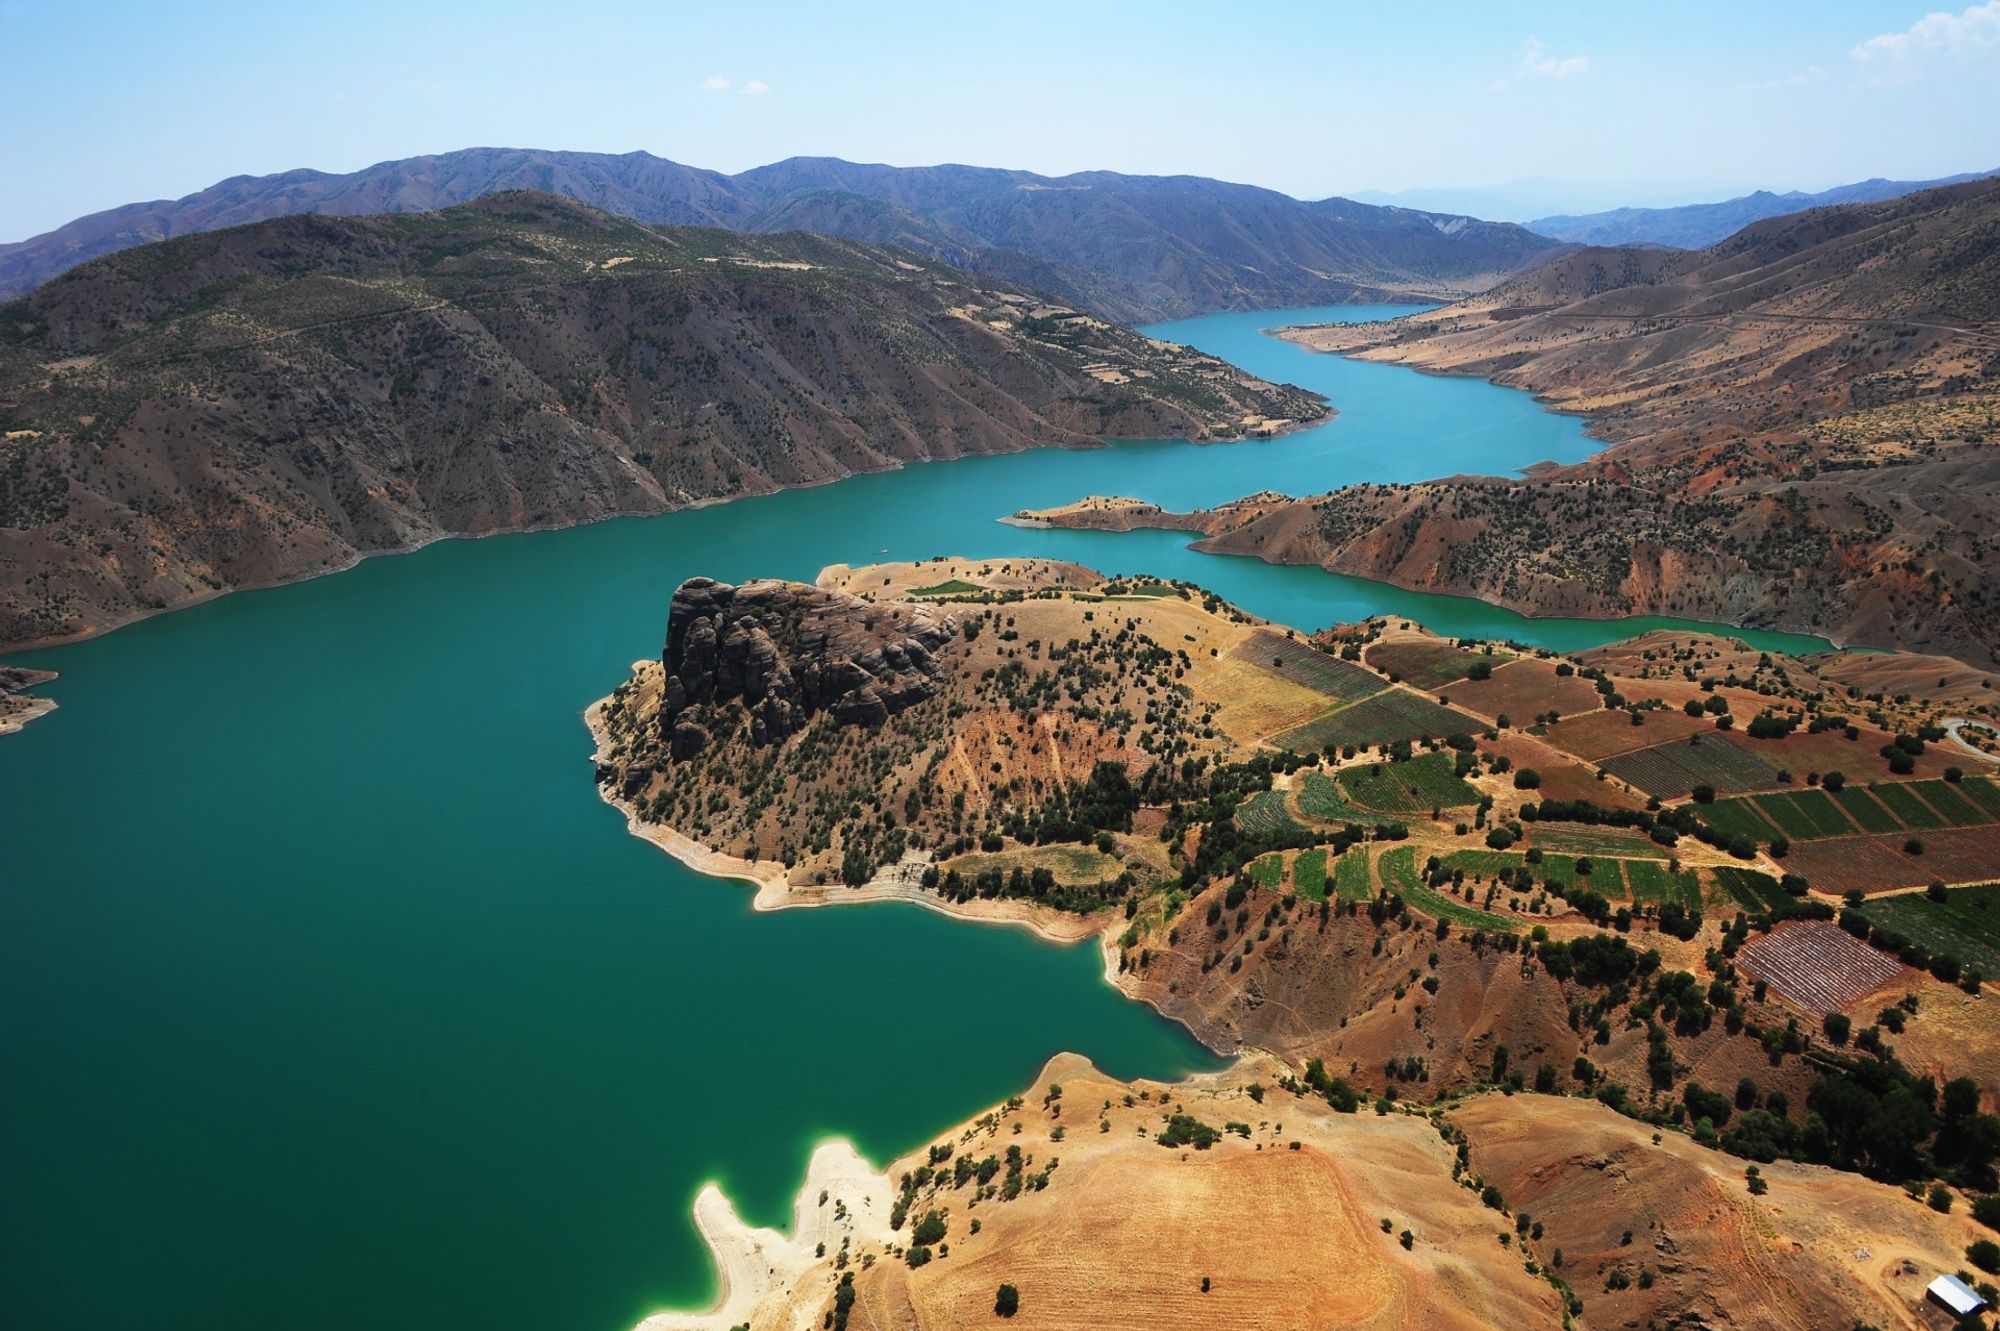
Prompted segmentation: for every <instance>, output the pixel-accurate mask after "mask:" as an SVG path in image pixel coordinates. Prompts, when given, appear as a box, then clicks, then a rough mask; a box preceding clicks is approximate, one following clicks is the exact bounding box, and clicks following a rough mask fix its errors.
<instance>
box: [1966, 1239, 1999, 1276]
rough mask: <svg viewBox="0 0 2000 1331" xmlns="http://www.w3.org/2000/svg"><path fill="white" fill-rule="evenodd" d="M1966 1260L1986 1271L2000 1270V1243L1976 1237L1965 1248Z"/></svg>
mask: <svg viewBox="0 0 2000 1331" xmlns="http://www.w3.org/2000/svg"><path fill="white" fill-rule="evenodd" d="M1965 1260H1966V1261H1968V1262H1971V1263H1972V1264H1973V1265H1974V1266H1976V1267H1978V1268H1979V1269H1980V1270H1982V1271H1986V1272H2000V1243H1995V1242H1994V1241H1993V1240H1992V1239H1976V1240H1974V1241H1973V1242H1972V1244H1971V1245H1970V1246H1968V1247H1967V1248H1966V1250H1965Z"/></svg>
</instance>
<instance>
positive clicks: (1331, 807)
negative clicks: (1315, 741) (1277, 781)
mask: <svg viewBox="0 0 2000 1331" xmlns="http://www.w3.org/2000/svg"><path fill="white" fill-rule="evenodd" d="M1298 793H1299V812H1300V813H1303V814H1304V815H1305V816H1306V817H1308V818H1311V819H1314V820H1315V821H1318V822H1325V823H1341V824H1346V823H1362V824H1364V825H1368V826H1373V825H1375V824H1378V823H1383V822H1388V821H1390V820H1389V819H1387V818H1385V817H1383V815H1381V814H1379V813H1371V812H1369V811H1368V810H1367V809H1363V808H1359V807H1357V806H1355V805H1353V804H1350V803H1349V802H1348V800H1347V796H1346V794H1345V793H1344V792H1343V791H1342V790H1341V788H1340V783H1339V782H1337V781H1335V780H1334V779H1333V778H1332V777H1330V776H1328V775H1326V774H1325V773H1324V772H1307V773H1306V774H1305V777H1304V778H1303V779H1302V780H1301V781H1300V782H1299V792H1298ZM1287 816H1288V817H1289V815H1287ZM1237 821H1239V822H1240V821H1242V816H1241V815H1240V814H1239V815H1238V816H1237Z"/></svg>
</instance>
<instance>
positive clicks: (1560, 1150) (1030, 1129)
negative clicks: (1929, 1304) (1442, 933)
mask: <svg viewBox="0 0 2000 1331" xmlns="http://www.w3.org/2000/svg"><path fill="white" fill-rule="evenodd" d="M1274 1076H1276V1077H1280V1078H1282V1077H1284V1076H1285V1072H1284V1069H1283V1068H1282V1067H1280V1066H1274V1065H1273V1064H1272V1062H1271V1061H1270V1060H1268V1059H1252V1060H1246V1061H1245V1062H1243V1063H1240V1064H1238V1065H1237V1066H1236V1067H1235V1068H1233V1069H1231V1070H1230V1071H1228V1072H1225V1073H1222V1074H1220V1075H1218V1076H1215V1077H1207V1078H1197V1079H1194V1080H1191V1081H1188V1082H1183V1083H1160V1082H1147V1081H1139V1082H1125V1081H1120V1080H1118V1079H1116V1078H1112V1077H1109V1076H1106V1075H1105V1074H1104V1073H1102V1072H1100V1071H1098V1070H1097V1069H1096V1068H1094V1067H1092V1066H1091V1065H1090V1064H1089V1063H1087V1062H1086V1061H1084V1060H1083V1059H1081V1058H1078V1057H1076V1056H1074V1055H1061V1056H1059V1057H1057V1058H1056V1059H1054V1060H1053V1061H1051V1063H1050V1064H1049V1065H1048V1067H1047V1068H1045V1069H1044V1070H1043V1072H1042V1074H1041V1076H1040V1077H1038V1078H1037V1079H1036V1080H1035V1082H1034V1084H1033V1085H1032V1086H1030V1087H1028V1088H1026V1089H1025V1090H1024V1091H1023V1093H1022V1094H1021V1095H1019V1096H1016V1097H1014V1098H1013V1099H1010V1100H1008V1101H1007V1102H1006V1103H1005V1104H1002V1105H999V1106H996V1107H995V1108H994V1109H992V1110H991V1111H990V1112H987V1113H984V1114H981V1115H980V1116H978V1117H977V1118H975V1119H973V1120H971V1121H969V1122H967V1123H964V1124H961V1125H960V1126H958V1127H957V1128H954V1129H952V1130H951V1131H949V1132H946V1133H943V1134H940V1135H939V1136H938V1137H937V1138H936V1139H935V1140H933V1141H931V1142H928V1143H925V1144H924V1145H923V1146H921V1147H920V1148H918V1149H917V1150H916V1151H913V1152H912V1153H910V1154H909V1155H907V1156H905V1157H903V1158H902V1159H900V1160H897V1161H894V1162H892V1163H891V1164H890V1165H889V1166H888V1168H887V1169H886V1170H885V1171H883V1172H882V1173H881V1174H880V1175H874V1174H869V1173H867V1172H865V1167H861V1168H855V1169H852V1170H851V1171H845V1172H843V1171H840V1170H836V1169H833V1168H830V1167H828V1168H818V1166H819V1164H820V1162H819V1161H817V1160H816V1162H815V1164H816V1170H815V1173H814V1174H813V1175H812V1176H809V1177H808V1179H807V1181H806V1185H805V1189H804V1190H802V1192H801V1194H800V1196H799V1202H798V1208H797V1215H798V1217H799V1219H798V1221H797V1226H796V1229H795V1231H794V1232H793V1233H792V1234H791V1235H781V1234H777V1233H773V1232H771V1231H755V1230H750V1229H748V1228H747V1227H745V1226H743V1225H742V1223H741V1222H740V1221H738V1220H736V1218H735V1217H734V1215H733V1213H731V1212H729V1211H728V1210H727V1208H726V1206H725V1205H723V1204H721V1202H720V1199H715V1198H704V1203H703V1205H702V1206H701V1207H699V1208H698V1215H699V1217H700V1219H701V1221H702V1227H703V1231H704V1234H705V1236H706V1237H707V1238H708V1240H709V1242H710V1244H711V1246H712V1248H713V1249H714V1251H715V1255H716V1259H717V1262H718V1265H719V1266H720V1268H721V1274H722V1277H723V1282H724V1286H725V1295H724V1299H723V1301H722V1302H721V1303H720V1304H719V1305H718V1306H717V1307H716V1308H715V1309H714V1310H713V1311H712V1312H709V1313H705V1314H686V1313H662V1314H658V1315H656V1316H654V1317H652V1318H649V1319H648V1320H647V1321H646V1322H645V1323H644V1324H643V1327H642V1331H724V1329H725V1328H732V1327H742V1326H746V1325H747V1326H748V1327H750V1328H751V1331H776V1329H777V1328H801V1329H802V1328H806V1327H811V1326H822V1325H836V1326H841V1327H845V1328H849V1331H855V1329H875V1331H887V1328H892V1327H893V1328H957V1327H969V1326H988V1325H993V1324H995V1323H996V1322H999V1321H1001V1319H1000V1318H999V1317H996V1311H995V1310H996V1303H997V1301H998V1300H999V1298H1000V1297H1001V1289H1002V1287H1003V1286H1006V1287H1008V1288H1010V1289H1011V1290H1012V1293H1013V1299H1012V1302H1011V1305H1010V1306H1011V1309H1012V1311H1011V1312H1010V1313H1008V1314H1006V1320H1005V1321H1004V1322H1002V1323H1001V1324H1004V1325H1012V1326H1023V1327H1051V1328H1056V1327H1060V1328H1068V1327H1077V1326H1091V1327H1111V1328H1126V1327H1130V1328H1155V1327H1166V1328H1176V1327H1185V1328H1190V1331H1193V1329H1194V1328H1204V1329H1205V1328H1209V1327H1216V1326H1231V1327H1265V1328H1271V1329H1272V1331H1279V1329H1280V1328H1285V1329H1289V1328H1294V1327H1302V1326H1339V1327H1353V1328H1369V1329H1370V1331H1404V1329H1405V1328H1407V1329H1408V1331H1416V1329H1417V1328H1430V1327H1444V1328H1463V1329H1464V1331H1475V1329H1478V1328H1490V1327H1497V1326H1544V1325H1547V1326H1555V1325H1572V1326H1576V1327H1580V1328H1591V1327H1605V1328H1609V1327H1621V1326H1632V1327H1641V1326H1649V1325H1650V1326H1660V1325H1700V1326H1712V1327H1737V1328H1745V1329H1746V1331H1749V1329H1751V1328H1755V1329H1756V1331H1808V1329H1809V1328H1822V1327H1848V1326H1861V1325H1868V1326H1877V1327H1885V1328H1886V1327H1896V1328H1912V1329H1914V1328H1924V1327H1929V1326H1931V1325H1933V1323H1932V1322H1931V1321H1930V1320H1928V1314H1927V1313H1926V1310H1925V1305H1924V1298H1923V1288H1924V1285H1925V1284H1926V1283H1928V1281H1929V1280H1930V1279H1931V1278H1932V1277H1933V1276H1934V1275H1935V1274H1936V1273H1937V1272H1938V1271H1940V1270H1954V1269H1957V1268H1959V1267H1960V1266H1961V1265H1962V1254H1963V1252H1964V1249H1965V1247H1966V1246H1967V1245H1968V1244H1969V1243H1971V1242H1973V1241H1975V1240H1976V1239H1977V1238H1978V1237H1979V1236H1980V1234H1981V1233H1982V1232H1983V1231H1982V1230H1981V1228H1980V1227H1979V1226H1978V1225H1977V1224H1975V1223H1974V1222H1972V1221H1971V1220H1970V1219H1967V1218H1964V1217H1962V1216H1957V1215H1941V1214H1939V1213H1937V1212H1935V1211H1933V1210H1930V1209H1928V1208H1927V1207H1926V1206H1925V1205H1924V1204H1923V1202H1922V1201H1920V1200H1917V1199H1914V1198H1912V1197H1910V1196H1908V1195H1907V1194H1905V1193H1903V1192H1901V1191H1899V1190H1897V1189H1895V1188H1892V1187H1890V1186H1888V1185H1886V1184H1882V1183H1876V1182H1871V1181H1869V1180H1866V1179H1862V1178H1859V1177H1857V1176H1854V1175H1851V1174H1842V1173H1838V1172H1836V1171H1833V1170H1829V1169H1824V1168H1819V1167H1814V1166H1803V1165H1791V1164H1784V1163H1778V1164H1771V1165H1768V1166H1764V1167H1762V1175H1763V1178H1764V1181H1765V1183H1766V1185H1767V1190H1766V1191H1765V1192H1763V1193H1760V1194H1757V1193H1753V1192H1752V1191H1751V1188H1750V1186H1749V1180H1748V1178H1747V1177H1746V1175H1745V1172H1744V1166H1743V1162H1742V1161H1740V1160H1737V1159H1733V1158H1732V1157H1730V1156H1727V1155H1724V1154H1722V1153H1720V1152H1717V1151H1713V1150H1709V1149H1706V1148H1703V1147H1701V1146H1698V1145H1696V1144H1694V1143H1693V1142H1691V1141H1689V1140H1688V1139H1687V1138H1685V1137H1683V1136H1681V1135H1679V1134H1676V1133H1668V1134H1664V1135H1662V1134H1659V1133H1656V1132H1654V1131H1653V1130H1652V1129H1650V1128H1649V1127H1648V1126H1647V1125H1645V1124H1642V1123H1637V1122H1634V1121H1633V1120H1631V1119H1629V1118H1625V1117H1622V1116H1620V1115H1618V1114H1615V1113H1613V1112H1612V1111H1611V1110H1609V1109H1607V1108H1605V1107H1604V1106H1602V1105H1599V1104H1595V1103H1593V1102H1591V1101H1588V1100H1577V1099H1566V1098H1560V1097H1552V1096H1528V1095H1516V1096H1504V1095H1499V1094H1492V1093H1489V1094H1484V1095H1478V1096H1474V1097H1471V1098H1470V1099H1467V1100H1464V1101H1462V1102H1461V1101H1453V1102H1451V1103H1449V1104H1448V1105H1446V1106H1444V1107H1443V1108H1442V1110H1441V1111H1438V1110H1433V1111H1429V1112H1421V1111H1419V1112H1406V1111H1402V1110H1391V1111H1389V1112H1385V1113H1380V1114H1378V1113H1372V1112H1363V1113H1359V1114H1351V1113H1341V1112H1338V1111H1336V1110H1334V1109H1333V1108H1332V1107H1330V1106H1329V1105H1328V1104H1327V1103H1326V1102H1325V1101H1324V1100H1323V1099H1321V1098H1319V1097H1318V1096H1316V1095H1310V1094H1301V1093H1299V1092H1297V1091H1295V1090H1288V1089H1283V1088H1281V1087H1279V1086H1276V1085H1273V1084H1272V1078H1273V1077H1274ZM824 1149H826V1148H823V1150H824ZM827 1319H831V1320H830V1321H829V1320H827Z"/></svg>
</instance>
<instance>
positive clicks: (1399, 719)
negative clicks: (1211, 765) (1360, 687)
mask: <svg viewBox="0 0 2000 1331" xmlns="http://www.w3.org/2000/svg"><path fill="white" fill-rule="evenodd" d="M1481 729H1483V727H1481V725H1480V724H1479V723H1478V722H1477V721H1474V720H1473V719H1472V718H1471V717H1469V716H1466V715H1465V714H1464V713H1462V712H1454V711H1452V710H1451V709H1450V708H1449V707H1440V706H1438V705H1437V704H1436V703H1434V702H1432V701H1431V700H1430V699H1428V698H1424V697H1420V696H1418V695H1417V694H1414V693H1407V692H1405V691H1403V690H1402V689H1390V690H1387V691H1386V692H1383V693H1378V694H1376V695H1375V696H1374V697H1372V698H1365V699H1363V700H1362V701H1360V702H1357V703H1354V704H1352V705H1350V706H1346V707H1342V708H1341V709H1340V710H1338V711H1335V712H1329V713H1328V714H1327V715H1325V716H1320V717H1315V718H1314V719H1312V720H1311V721H1308V722H1306V723H1305V724H1304V725H1302V726H1298V727H1296V728H1294V729H1291V730H1287V731H1285V732H1284V733H1283V734H1281V735H1277V736H1274V737H1273V742H1274V743H1276V744H1279V745H1281V746H1283V747H1284V748H1287V749H1291V750H1294V751H1295V752H1301V753H1304V752H1309V751H1312V750H1315V749H1325V748H1328V747H1330V746H1337V745H1344V744H1354V745H1362V746H1366V745H1371V744H1393V743H1395V742H1396V741H1397V740H1399V739H1408V740H1418V739H1443V738H1445V737H1446V736H1448V735H1472V734H1477V733H1478V732H1479V731H1480V730H1481Z"/></svg>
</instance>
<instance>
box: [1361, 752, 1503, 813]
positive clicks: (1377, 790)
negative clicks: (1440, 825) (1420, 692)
mask: <svg viewBox="0 0 2000 1331" xmlns="http://www.w3.org/2000/svg"><path fill="white" fill-rule="evenodd" d="M1452 764H1453V755H1451V754H1449V753H1427V754H1424V755H1423V756H1422V757H1420V758H1412V759H1410V760H1409V761H1408V762H1402V763H1373V764H1370V765H1369V766H1366V767H1350V768H1347V769H1345V770H1343V771H1342V772H1341V773H1340V775H1339V781H1340V784H1341V788H1342V789H1344V790H1345V791H1346V792H1347V795H1348V798H1349V799H1351V800H1353V801H1354V802H1355V803H1356V804H1360V805H1363V806H1365V807H1367V808H1370V809H1379V810H1381V811H1382V812H1384V813H1405V814H1419V815H1422V814H1428V813H1429V812H1430V811H1431V810H1432V809H1462V808H1465V807H1466V806H1468V805H1472V804H1477V803H1478V802H1479V792H1478V791H1476V790H1474V789H1473V788H1472V787H1471V786H1469V785H1467V784H1466V783H1465V782H1464V781H1463V780H1461V779H1460V778H1459V777H1458V776H1456V775H1454V774H1453V772H1452Z"/></svg>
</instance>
